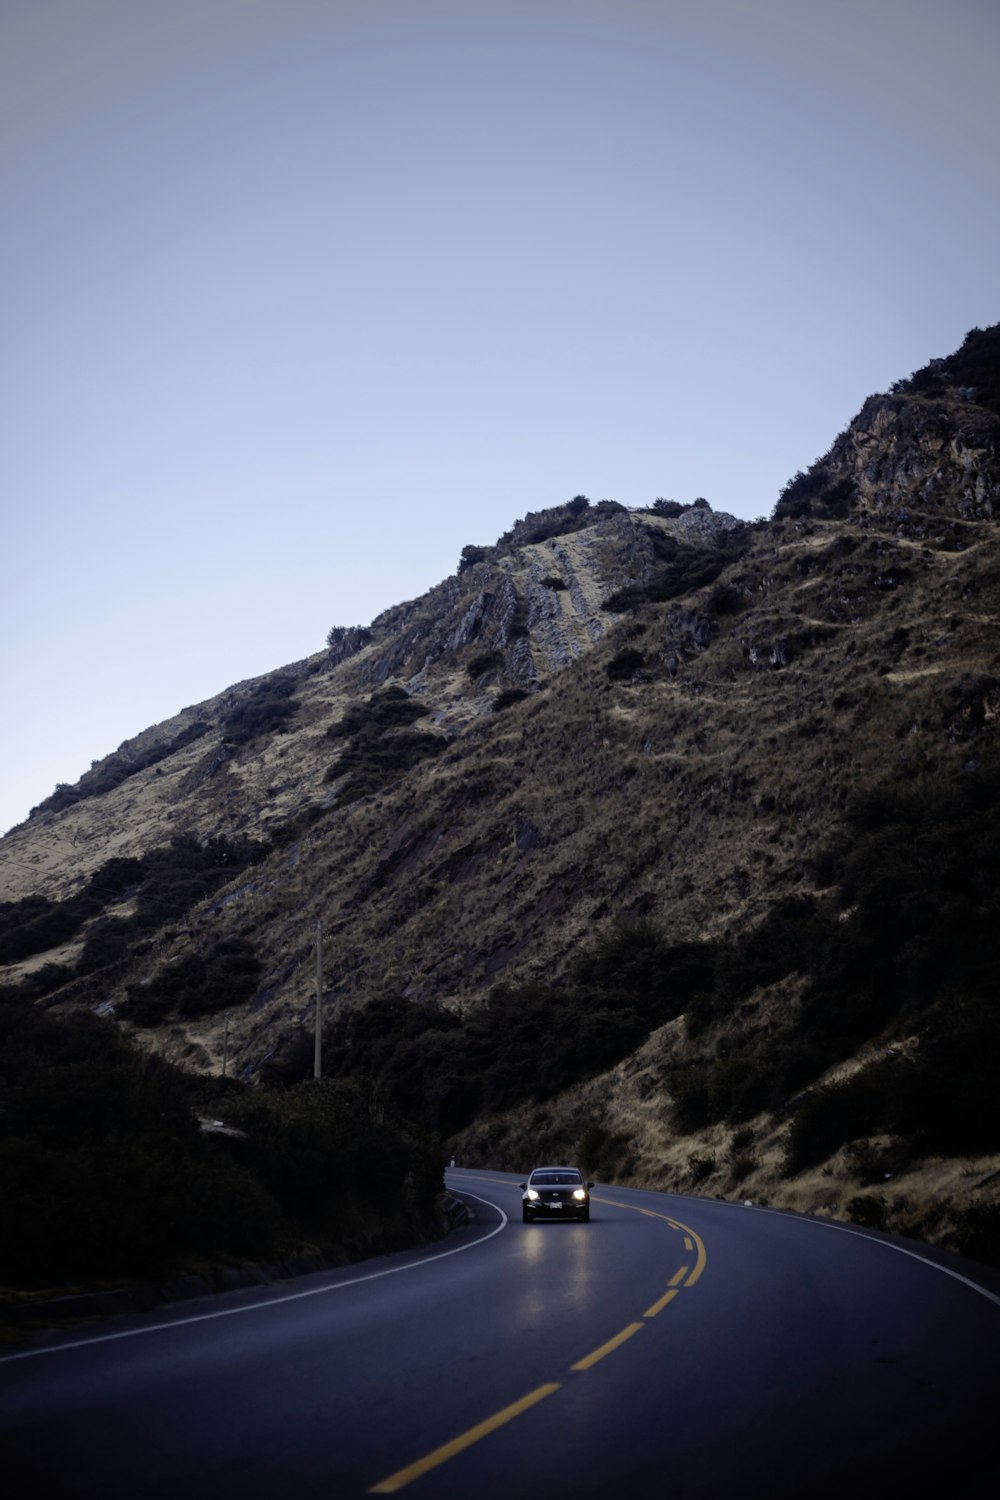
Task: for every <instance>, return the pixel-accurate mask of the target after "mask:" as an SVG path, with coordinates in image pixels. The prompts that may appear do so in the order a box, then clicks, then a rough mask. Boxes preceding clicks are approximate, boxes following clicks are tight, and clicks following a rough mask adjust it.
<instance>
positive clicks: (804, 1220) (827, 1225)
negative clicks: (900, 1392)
mask: <svg viewBox="0 0 1000 1500" xmlns="http://www.w3.org/2000/svg"><path fill="white" fill-rule="evenodd" d="M459 1170H460V1169H459ZM473 1181H475V1178H473ZM511 1185H512V1186H513V1184H511ZM606 1187H607V1184H605V1188H606ZM611 1191H612V1192H615V1191H619V1192H621V1191H624V1192H629V1191H635V1190H634V1189H631V1190H630V1189H628V1188H624V1189H616V1188H615V1187H614V1185H613V1184H612V1185H611ZM639 1191H640V1192H646V1193H653V1194H655V1195H656V1196H658V1197H664V1198H684V1199H685V1201H686V1202H688V1203H695V1204H697V1203H714V1204H719V1203H721V1204H723V1206H724V1207H726V1208H741V1207H742V1206H743V1205H742V1204H736V1203H726V1202H725V1200H724V1199H720V1198H705V1199H699V1198H695V1197H692V1196H691V1195H690V1194H687V1193H660V1194H657V1193H656V1189H655V1188H640V1189H639ZM472 1196H473V1194H472V1193H470V1194H469V1197H470V1198H471V1197H472ZM496 1206H497V1205H496V1204H494V1205H493V1207H494V1208H496ZM753 1209H754V1211H755V1212H756V1213H759V1214H773V1215H774V1216H775V1218H778V1219H791V1220H792V1221H793V1223H796V1224H815V1225H817V1226H818V1227H819V1228H820V1229H835V1230H836V1231H837V1232H838V1234H850V1235H853V1236H854V1238H855V1239H858V1240H867V1242H868V1244H869V1245H880V1246H881V1247H882V1249H883V1250H895V1252H896V1254H897V1255H906V1256H909V1258H910V1260H917V1261H919V1262H920V1264H921V1265H922V1266H929V1267H930V1269H931V1270H932V1271H940V1273H941V1275H942V1276H950V1277H951V1279H952V1280H953V1281H960V1282H961V1283H962V1285H963V1286H967V1287H968V1288H969V1290H970V1291H972V1292H978V1293H979V1295H980V1297H985V1298H986V1300H987V1302H992V1303H994V1305H995V1306H996V1307H1000V1296H998V1295H997V1293H996V1292H991V1291H988V1290H987V1289H986V1287H984V1286H981V1285H980V1284H979V1282H978V1281H973V1280H972V1278H971V1277H969V1276H963V1275H962V1274H961V1272H960V1271H952V1270H950V1269H949V1268H948V1267H947V1266H942V1265H941V1264H940V1262H939V1261H936V1260H930V1259H929V1258H928V1257H927V1256H926V1255H918V1254H917V1252H916V1251H915V1250H907V1249H905V1248H904V1247H903V1246H902V1245H894V1244H893V1242H892V1241H891V1240H882V1239H878V1238H876V1236H875V1235H873V1234H865V1232H864V1230H863V1229H859V1228H855V1227H854V1226H853V1225H850V1224H833V1223H831V1221H830V1220H829V1219H819V1218H816V1217H815V1216H813V1215H810V1214H797V1213H795V1212H793V1211H790V1210H788V1209H781V1208H764V1207H763V1205H761V1204H756V1203H755V1204H754V1205H753ZM501 1212H503V1210H501Z"/></svg>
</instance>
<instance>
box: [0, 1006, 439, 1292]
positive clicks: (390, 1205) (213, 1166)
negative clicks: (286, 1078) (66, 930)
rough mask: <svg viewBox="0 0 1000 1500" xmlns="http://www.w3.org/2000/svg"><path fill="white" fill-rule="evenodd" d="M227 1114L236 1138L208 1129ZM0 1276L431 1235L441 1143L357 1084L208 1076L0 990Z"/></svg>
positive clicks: (84, 1018)
mask: <svg viewBox="0 0 1000 1500" xmlns="http://www.w3.org/2000/svg"><path fill="white" fill-rule="evenodd" d="M216 1117H221V1118H223V1119H224V1120H225V1123H226V1125H227V1127H229V1128H230V1130H231V1131H232V1132H234V1133H224V1132H221V1131H218V1130H216V1129H210V1130H206V1129H204V1128H203V1124H202V1122H203V1121H207V1120H212V1119H215V1118H216ZM0 1119H2V1122H3V1132H2V1136H0V1202H2V1203H3V1213H2V1215H0V1287H3V1288H5V1289H8V1290H22V1291H31V1290H32V1289H52V1288H54V1287H58V1286H78V1285H87V1284H93V1283H98V1282H99V1283H103V1284H105V1285H106V1284H107V1283H108V1282H109V1281H113V1280H115V1279H122V1278H124V1279H126V1280H131V1281H133V1282H134V1281H143V1280H157V1279H161V1278H168V1277H172V1276H175V1275H178V1274H180V1273H181V1272H184V1271H191V1270H199V1269H203V1268H206V1267H211V1266H217V1265H220V1264H221V1265H225V1264H239V1263H246V1262H259V1261H280V1260H281V1259H283V1258H284V1257H286V1256H288V1255H290V1254H293V1253H296V1252H298V1251H301V1250H303V1249H309V1250H314V1251H319V1252H325V1253H328V1254H331V1255H333V1256H336V1257H339V1258H341V1259H346V1258H352V1257H356V1256H359V1255H362V1254H365V1253H373V1252H374V1251H377V1250H383V1249H386V1248H389V1247H392V1246H396V1245H400V1244H408V1243H413V1242H414V1241H415V1240H417V1239H419V1238H421V1237H425V1236H431V1235H433V1234H435V1233H436V1232H437V1230H436V1220H435V1198H436V1195H437V1193H438V1191H439V1189H440V1185H441V1166H440V1163H441V1158H440V1155H439V1153H438V1151H437V1149H436V1148H435V1146H434V1144H433V1142H432V1141H431V1140H430V1139H429V1138H428V1137H427V1136H425V1135H423V1134H422V1133H420V1132H419V1131H417V1130H415V1129H414V1128H413V1126H412V1125H408V1124H403V1123H402V1122H401V1121H400V1120H399V1119H398V1117H396V1116H394V1115H393V1114H392V1113H391V1112H389V1111H387V1110H386V1109H385V1107H384V1104H380V1105H379V1106H378V1107H377V1108H376V1107H375V1106H374V1104H373V1101H372V1098H371V1095H370V1092H369V1091H368V1090H367V1089H366V1087H365V1086H364V1085H363V1084H361V1083H358V1082H350V1081H345V1080H336V1081H334V1080H323V1081H321V1082H318V1083H317V1082H315V1081H312V1080H310V1081H309V1082H303V1083H299V1084H297V1085H295V1086H293V1087H291V1088H288V1089H282V1088H275V1087H267V1086H261V1085H258V1086H256V1087H251V1086H249V1085H247V1084H244V1083H240V1082H237V1081H236V1080H210V1079H197V1078H194V1077H193V1076H191V1075H190V1074H187V1073H185V1072H183V1071H181V1070H180V1069H178V1068H175V1067H173V1066H171V1065H170V1064H169V1063H167V1062H166V1061H164V1060H163V1059H162V1058H160V1057H157V1056H154V1055H151V1054H149V1053H146V1052H143V1051H141V1050H140V1049H139V1048H138V1047H137V1046H135V1045H134V1044H132V1043H130V1042H129V1041H128V1040H127V1039H126V1038H125V1037H124V1036H123V1035H122V1034H121V1032H120V1031H119V1030H118V1029H117V1028H116V1027H115V1025H114V1023H113V1022H110V1021H107V1020H101V1019H98V1018H97V1017H94V1016H91V1015H88V1014H81V1015H77V1016H72V1017H56V1016H53V1015H51V1014H45V1013H44V1012H42V1013H40V1012H39V1011H37V1010H35V1009H34V1008H32V1007H30V1006H25V1004H24V1001H23V999H22V997H21V996H20V994H19V992H18V991H16V990H14V991H11V990H6V991H4V992H3V993H2V994H0Z"/></svg>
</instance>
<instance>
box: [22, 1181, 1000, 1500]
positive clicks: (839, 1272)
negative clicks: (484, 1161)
mask: <svg viewBox="0 0 1000 1500" xmlns="http://www.w3.org/2000/svg"><path fill="white" fill-rule="evenodd" d="M448 1180H449V1184H450V1186H451V1187H452V1189H453V1190H455V1191H458V1192H461V1193H463V1194H474V1195H475V1202H474V1207H475V1209H476V1212H477V1222H476V1223H475V1224H474V1225H472V1226H470V1227H469V1228H468V1229H465V1230H462V1231H460V1232H459V1234H458V1235H457V1236H452V1237H450V1238H449V1239H448V1240H447V1241H445V1242H443V1243H442V1244H441V1245H440V1246H436V1247H430V1248H427V1249H424V1250H423V1251H418V1252H412V1253H407V1254H403V1255H394V1256H390V1257H386V1258H384V1259H381V1260H377V1261H371V1262H366V1263H365V1264H363V1265H361V1266H354V1267H349V1268H345V1269H343V1270H341V1271H337V1272H327V1273H322V1274H320V1275H316V1276H310V1277H307V1278H304V1279H303V1280H301V1281H298V1282H294V1283H287V1284H284V1285H282V1286H280V1287H269V1288H259V1289H255V1290H253V1291H251V1292H240V1293H232V1294H229V1295H228V1296H224V1297H220V1298H216V1299H212V1300H211V1301H209V1300H207V1299H205V1300H201V1301H198V1302H191V1303H186V1304H183V1305H178V1306H176V1307H174V1308H170V1309H161V1310H160V1311H159V1312H158V1313H155V1314H149V1315H146V1316H143V1317H138V1316H136V1317H129V1318H117V1319H114V1320H108V1321H106V1322H103V1323H99V1324H91V1325H90V1326H88V1327H87V1328H86V1329H80V1330H78V1331H76V1332H74V1333H65V1332H63V1333H58V1334H55V1333H50V1334H47V1335H45V1336H44V1337H42V1338H41V1339H38V1340H36V1341H35V1342H34V1343H33V1344H32V1345H30V1346H28V1347H25V1348H23V1349H21V1350H20V1351H19V1352H18V1353H16V1354H14V1355H13V1356H10V1355H8V1356H7V1357H5V1358H3V1359H0V1483H2V1484H3V1487H4V1490H5V1493H7V1494H9V1495H11V1496H12V1500H13V1497H17V1500H20V1497H21V1496H32V1497H33V1496H35V1495H37V1496H39V1497H61V1496H84V1495H86V1496H93V1497H95V1500H116V1497H124V1496H128V1497H132V1500H134V1497H180V1500H201V1497H209V1496H211V1497H214V1500H230V1497H237V1496H239V1497H241V1500H250V1497H271V1496H275V1497H277V1496H286V1495H287V1496H291V1497H296V1500H297V1497H306V1496H323V1497H324V1500H339V1497H344V1496H349V1495H364V1494H366V1493H370V1492H374V1493H380V1494H391V1493H402V1492H403V1491H406V1492H407V1494H408V1496H412V1497H413V1500H420V1497H428V1500H430V1497H438V1496H440V1497H455V1500H474V1497H485V1500H493V1497H500V1496H504V1497H509V1496H512V1495H515V1496H519V1497H528V1500H531V1497H534V1496H536V1495H538V1496H540V1495H543V1494H548V1493H549V1492H550V1491H551V1490H553V1489H555V1488H558V1487H569V1488H571V1489H572V1490H573V1491H575V1493H576V1494H578V1495H584V1496H595V1497H596V1496H601V1497H603V1496H610V1495H614V1494H617V1492H619V1491H622V1492H633V1493H636V1494H640V1495H643V1496H646V1495H653V1496H660V1495H663V1496H671V1497H676V1500H687V1497H700V1496H711V1497H714V1496H730V1495H731V1496H739V1497H741V1500H754V1497H758V1496H760V1497H764V1496H767V1497H769V1500H774V1497H786V1496H787V1497H791V1496H795V1497H796V1500H799V1497H824V1496H833V1495H837V1496H840V1495H843V1494H845V1493H848V1494H853V1495H856V1496H862V1497H866V1496H869V1495H879V1494H885V1495H886V1496H896V1495H898V1496H901V1497H915V1496H925V1495H926V1496H931V1495H933V1496H935V1497H939V1496H947V1497H950V1500H962V1497H965V1496H969V1497H973V1496H975V1497H977V1500H978V1497H980V1496H984V1495H992V1494H996V1493H1000V1487H998V1486H1000V1435H998V1433H997V1431H996V1422H997V1413H998V1402H997V1398H998V1395H1000V1373H998V1372H1000V1292H998V1290H997V1287H996V1283H995V1281H993V1280H991V1278H990V1274H989V1273H988V1272H987V1273H982V1274H980V1273H979V1272H978V1271H977V1270H976V1268H974V1267H969V1266H968V1265H967V1264H966V1263H963V1262H960V1261H957V1260H955V1259H953V1258H949V1257H946V1256H942V1255H940V1254H938V1253H936V1252H934V1251H932V1250H928V1249H926V1248H925V1247H921V1246H918V1245H914V1244H912V1243H911V1242H907V1241H900V1240H896V1239H891V1240H890V1239H888V1238H887V1237H885V1236H873V1235H868V1234H865V1233H862V1232H855V1231H852V1230H848V1229H845V1228H838V1227H836V1226H833V1225H830V1224H828V1223H821V1222H818V1221H815V1220H810V1219H802V1218H797V1217H795V1216H790V1215H784V1214H777V1213H772V1212H770V1211H768V1210H764V1209H756V1208H744V1207H742V1206H739V1205H735V1204H724V1203H717V1202H714V1201H710V1200H699V1199H693V1198H682V1197H675V1196H671V1195H661V1194H656V1193H646V1192H638V1191H631V1190H626V1189H619V1188H598V1189H597V1190H596V1191H595V1193H594V1202H593V1208H592V1219H591V1222H590V1224H578V1223H575V1222H573V1223H539V1224H532V1225H527V1226H525V1225H522V1224H521V1223H520V1220H519V1203H520V1194H519V1193H518V1191H517V1188H516V1182H517V1179H516V1178H513V1177H506V1176H504V1174H493V1173H471V1172H464V1171H452V1172H450V1173H449V1174H448ZM505 1216H509V1222H508V1219H507V1218H506V1217H505Z"/></svg>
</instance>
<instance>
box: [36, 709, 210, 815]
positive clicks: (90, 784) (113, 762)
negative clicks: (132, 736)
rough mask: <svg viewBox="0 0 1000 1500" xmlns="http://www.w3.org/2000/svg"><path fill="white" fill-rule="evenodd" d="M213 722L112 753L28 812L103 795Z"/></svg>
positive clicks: (196, 736)
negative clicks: (146, 745)
mask: <svg viewBox="0 0 1000 1500" xmlns="http://www.w3.org/2000/svg"><path fill="white" fill-rule="evenodd" d="M210 727H211V726H210V725H209V724H208V722H207V721H206V720H204V719H198V720H196V721H195V723H193V724H189V725H188V727H187V728H186V729H182V730H181V731H180V733H179V734H176V735H175V736H174V738H173V739H172V740H166V741H165V742H164V743H163V744H160V745H151V746H150V747H149V749H147V750H141V751H140V750H131V749H123V750H119V751H117V752H116V753H115V754H114V755H110V756H108V757H107V759H106V760H103V761H101V762H100V764H99V765H96V766H94V767H93V768H92V769H91V770H89V771H87V772H85V774H84V775H83V776H81V778H80V780H79V781H78V782H77V784H76V786H70V785H68V784H67V783H66V782H60V784H59V785H58V786H57V787H56V789H55V791H54V792H53V793H52V795H51V796H50V797H46V798H45V800H44V802H39V804H38V806H37V807H33V808H32V809H31V812H30V813H29V814H28V816H29V817H30V818H33V817H34V816H35V815H36V813H43V812H62V811H63V809H64V808H67V807H72V806H73V805H74V803H76V802H83V801H84V800H85V799H86V798H88V797H99V796H101V795H102V794H103V793H104V792H110V791H112V790H113V789H114V788H115V787H116V786H120V785H121V783H122V782H123V781H127V780H128V778H129V777H130V776H135V775H137V774H138V773H139V772H140V771H146V770H148V769H149V768H150V766H157V765H159V764H160V762H161V761H164V760H166V759H167V758H168V756H171V755H173V754H174V753H175V751H177V750H183V748H184V747H185V745H190V744H193V743H194V741H195V740H199V739H201V738H202V736H203V735H205V734H207V733H208V731H209V728H210Z"/></svg>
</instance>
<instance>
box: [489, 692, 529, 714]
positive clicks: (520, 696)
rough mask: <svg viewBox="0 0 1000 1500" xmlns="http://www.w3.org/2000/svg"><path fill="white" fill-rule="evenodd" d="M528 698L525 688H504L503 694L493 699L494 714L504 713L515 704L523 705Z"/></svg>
mask: <svg viewBox="0 0 1000 1500" xmlns="http://www.w3.org/2000/svg"><path fill="white" fill-rule="evenodd" d="M527 696H528V694H527V693H526V692H525V690H524V688H518V687H513V688H504V690H503V692H502V693H498V694H497V695H496V697H495V698H494V699H493V712H494V713H495V714H498V713H502V712H503V710H504V709H505V708H510V707H511V705H512V704H514V703H521V702H522V701H523V700H524V699H525V698H527Z"/></svg>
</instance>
